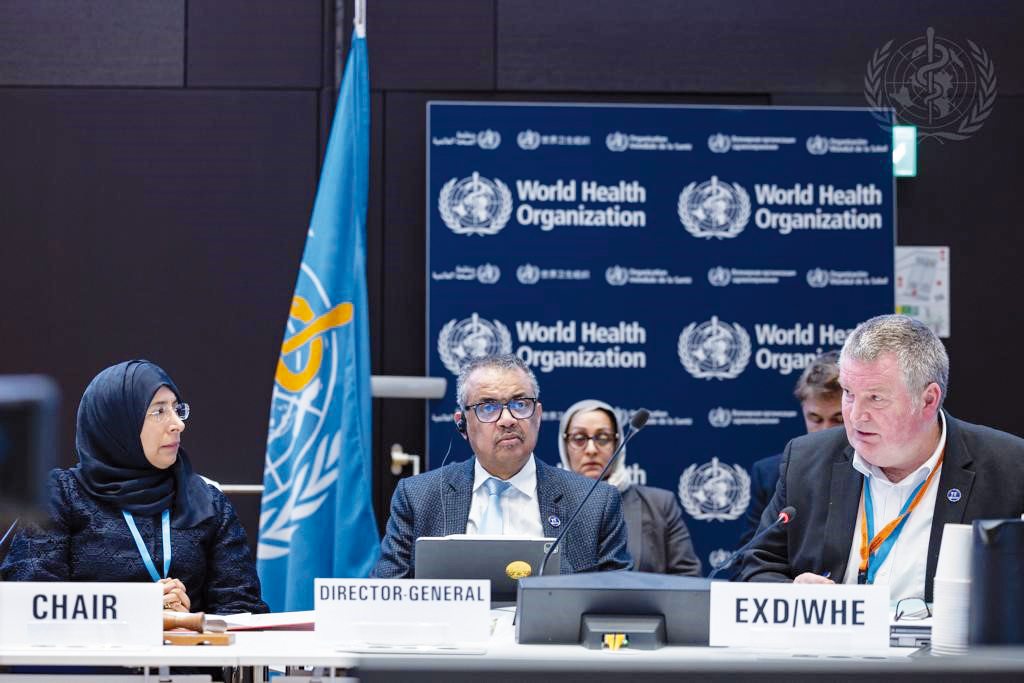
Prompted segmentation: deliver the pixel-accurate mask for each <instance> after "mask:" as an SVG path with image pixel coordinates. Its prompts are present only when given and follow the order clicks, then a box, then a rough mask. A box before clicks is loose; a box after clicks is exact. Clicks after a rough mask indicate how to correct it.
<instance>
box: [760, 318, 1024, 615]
mask: <svg viewBox="0 0 1024 683" xmlns="http://www.w3.org/2000/svg"><path fill="white" fill-rule="evenodd" d="M839 367H840V370H839V383H840V385H841V386H842V388H843V401H842V405H843V422H844V430H839V429H829V430H825V431H822V432H817V433H814V434H808V435H807V436H802V437H799V438H797V439H794V440H793V441H791V442H790V443H789V445H788V446H787V447H786V450H785V453H784V454H783V458H782V466H781V479H780V484H779V487H778V489H777V490H776V494H775V496H774V498H773V499H772V501H771V503H770V504H769V505H768V508H767V509H766V510H765V513H764V515H763V516H762V518H761V526H762V527H764V526H765V525H767V524H769V523H771V522H772V521H774V519H775V514H776V512H777V511H778V510H780V509H781V508H783V507H785V506H787V505H792V506H794V507H795V508H796V511H797V514H796V518H795V520H794V521H793V522H791V523H790V524H789V525H787V526H782V527H776V528H774V529H772V530H771V531H769V532H768V533H766V534H765V535H764V536H762V539H761V540H760V541H759V542H758V543H757V544H756V545H755V546H754V547H753V548H751V549H750V550H748V551H747V552H746V553H745V555H744V558H743V567H742V570H741V572H740V579H741V580H747V581H795V582H796V583H833V582H840V583H885V584H888V585H889V588H890V597H891V599H893V600H897V599H901V598H910V597H917V598H920V597H923V598H924V599H925V600H929V601H930V600H931V598H932V587H933V582H934V577H935V566H936V563H937V561H938V553H939V544H940V542H941V539H942V530H943V525H944V524H947V523H969V522H971V521H973V520H975V519H981V518H1008V517H1012V518H1017V517H1019V516H1020V515H1021V513H1024V440H1021V439H1019V438H1017V437H1015V436H1012V435H1010V434H1006V433H1004V432H1000V431H997V430H994V429H990V428H987V427H982V426H978V425H973V424H969V423H967V422H962V421H960V420H957V419H956V418H954V417H952V416H950V415H948V414H947V413H945V412H944V411H943V410H942V401H943V399H944V398H945V394H946V386H947V382H948V377H949V357H948V356H947V355H946V351H945V348H944V347H943V346H942V342H941V341H939V339H938V338H937V337H936V336H935V335H934V334H933V333H932V332H931V330H930V329H928V327H927V326H925V325H924V324H923V323H920V322H918V321H916V320H913V319H911V318H908V317H906V316H900V315H886V316H878V317H876V318H872V319H871V320H868V321H866V322H864V323H861V324H860V325H859V326H858V327H857V329H855V330H854V332H853V333H852V334H851V335H850V337H849V338H848V339H847V341H846V344H845V345H844V346H843V351H842V354H841V356H840V362H839ZM892 522H896V524H892ZM866 541H868V542H866ZM870 541H874V542H873V543H872V542H870Z"/></svg>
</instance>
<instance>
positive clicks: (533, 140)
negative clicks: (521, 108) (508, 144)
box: [516, 130, 540, 151]
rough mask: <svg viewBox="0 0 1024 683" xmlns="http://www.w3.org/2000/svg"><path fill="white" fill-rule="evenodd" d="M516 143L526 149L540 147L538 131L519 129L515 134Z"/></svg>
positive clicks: (520, 147)
mask: <svg viewBox="0 0 1024 683" xmlns="http://www.w3.org/2000/svg"><path fill="white" fill-rule="evenodd" d="M516 144H517V145H519V149H525V150H527V151H529V150H533V149H537V148H538V147H540V133H538V132H537V131H535V130H521V131H519V135H517V136H516Z"/></svg>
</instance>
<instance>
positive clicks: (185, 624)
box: [164, 609, 206, 633]
mask: <svg viewBox="0 0 1024 683" xmlns="http://www.w3.org/2000/svg"><path fill="white" fill-rule="evenodd" d="M176 628H187V629H188V630H189V631H195V632H196V633H203V632H205V631H206V613H205V612H175V611H174V610H169V609H165V610H164V630H165V631H171V630H173V629H176Z"/></svg>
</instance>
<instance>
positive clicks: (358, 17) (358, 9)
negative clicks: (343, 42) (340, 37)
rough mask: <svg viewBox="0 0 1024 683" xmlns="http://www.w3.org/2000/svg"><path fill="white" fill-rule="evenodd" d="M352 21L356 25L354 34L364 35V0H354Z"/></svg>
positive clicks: (361, 36) (363, 36) (362, 36)
mask: <svg viewBox="0 0 1024 683" xmlns="http://www.w3.org/2000/svg"><path fill="white" fill-rule="evenodd" d="M352 23H353V24H354V25H355V27H356V35H357V36H359V37H360V38H365V37H366V0H355V18H354V19H353V20H352Z"/></svg>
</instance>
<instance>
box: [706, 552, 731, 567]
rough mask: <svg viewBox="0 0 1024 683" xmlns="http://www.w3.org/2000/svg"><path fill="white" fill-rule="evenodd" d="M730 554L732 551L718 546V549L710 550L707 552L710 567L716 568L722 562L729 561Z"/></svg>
mask: <svg viewBox="0 0 1024 683" xmlns="http://www.w3.org/2000/svg"><path fill="white" fill-rule="evenodd" d="M731 556H732V553H731V552H729V551H728V550H726V549H725V548H719V549H718V550H712V551H711V552H710V553H709V554H708V563H709V564H710V565H711V568H712V569H718V568H719V567H721V566H722V565H723V564H725V563H726V562H728V561H729V557H731Z"/></svg>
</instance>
